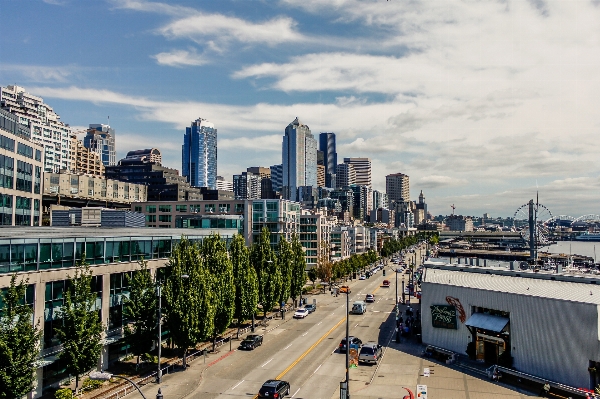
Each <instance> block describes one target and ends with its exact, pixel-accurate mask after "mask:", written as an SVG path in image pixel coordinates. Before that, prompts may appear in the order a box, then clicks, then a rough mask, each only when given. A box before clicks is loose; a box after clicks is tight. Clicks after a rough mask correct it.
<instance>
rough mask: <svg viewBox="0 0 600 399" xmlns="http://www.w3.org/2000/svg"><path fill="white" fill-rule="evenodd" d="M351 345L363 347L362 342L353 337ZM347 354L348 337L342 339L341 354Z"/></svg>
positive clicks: (351, 337)
mask: <svg viewBox="0 0 600 399" xmlns="http://www.w3.org/2000/svg"><path fill="white" fill-rule="evenodd" d="M348 338H350V345H357V346H358V347H360V346H361V345H362V341H361V340H360V339H358V338H356V337H353V336H352V335H351V336H350V337H348ZM342 352H343V353H346V337H344V338H342V341H341V342H340V353H342Z"/></svg>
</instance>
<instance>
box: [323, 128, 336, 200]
mask: <svg viewBox="0 0 600 399" xmlns="http://www.w3.org/2000/svg"><path fill="white" fill-rule="evenodd" d="M319 150H321V151H323V165H325V185H326V186H327V187H331V188H335V187H337V185H336V182H335V174H336V168H337V152H336V149H335V133H321V134H319Z"/></svg>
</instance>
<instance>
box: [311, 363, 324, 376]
mask: <svg viewBox="0 0 600 399" xmlns="http://www.w3.org/2000/svg"><path fill="white" fill-rule="evenodd" d="M321 366H322V364H319V367H317V369H316V370H315V371H313V374H315V373H316V372H317V371H319V369H320V368H321Z"/></svg>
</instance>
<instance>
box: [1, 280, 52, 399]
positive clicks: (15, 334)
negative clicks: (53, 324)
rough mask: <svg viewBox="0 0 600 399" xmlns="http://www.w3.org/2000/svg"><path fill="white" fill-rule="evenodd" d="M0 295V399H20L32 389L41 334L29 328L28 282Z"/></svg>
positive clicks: (12, 283)
mask: <svg viewBox="0 0 600 399" xmlns="http://www.w3.org/2000/svg"><path fill="white" fill-rule="evenodd" d="M16 282H17V275H16V274H13V275H12V277H11V279H10V286H9V287H8V288H7V289H6V291H5V292H3V293H2V292H0V398H2V399H11V398H21V397H23V396H25V395H26V394H27V393H28V392H29V391H31V390H32V389H33V382H34V381H35V374H34V373H35V369H36V367H35V365H34V362H35V360H36V358H37V356H38V354H39V341H40V338H41V334H42V333H41V331H40V329H39V328H38V326H37V325H33V310H32V309H31V307H30V306H29V305H27V304H25V291H26V289H27V283H28V280H25V281H23V280H21V282H19V284H17V283H16Z"/></svg>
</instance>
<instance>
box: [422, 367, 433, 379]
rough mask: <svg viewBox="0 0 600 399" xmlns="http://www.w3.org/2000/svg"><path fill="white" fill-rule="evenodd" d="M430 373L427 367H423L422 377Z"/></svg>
mask: <svg viewBox="0 0 600 399" xmlns="http://www.w3.org/2000/svg"><path fill="white" fill-rule="evenodd" d="M430 375H431V371H430V370H429V367H425V368H424V369H423V377H429V376H430Z"/></svg>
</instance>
